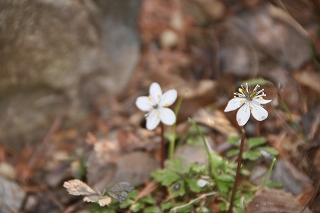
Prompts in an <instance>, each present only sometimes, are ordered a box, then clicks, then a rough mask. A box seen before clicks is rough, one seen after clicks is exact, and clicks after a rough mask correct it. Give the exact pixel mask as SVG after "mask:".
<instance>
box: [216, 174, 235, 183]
mask: <svg viewBox="0 0 320 213" xmlns="http://www.w3.org/2000/svg"><path fill="white" fill-rule="evenodd" d="M216 179H217V180H220V181H224V182H232V183H233V182H234V177H233V176H231V175H228V174H221V175H217V176H216Z"/></svg>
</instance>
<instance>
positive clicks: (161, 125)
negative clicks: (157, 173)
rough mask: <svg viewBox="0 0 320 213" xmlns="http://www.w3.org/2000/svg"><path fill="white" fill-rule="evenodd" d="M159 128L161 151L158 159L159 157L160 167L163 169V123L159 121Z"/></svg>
mask: <svg viewBox="0 0 320 213" xmlns="http://www.w3.org/2000/svg"><path fill="white" fill-rule="evenodd" d="M160 128H161V151H160V152H161V153H160V159H161V168H162V169H164V156H165V153H164V127H163V123H160Z"/></svg>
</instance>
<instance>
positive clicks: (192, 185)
mask: <svg viewBox="0 0 320 213" xmlns="http://www.w3.org/2000/svg"><path fill="white" fill-rule="evenodd" d="M186 182H187V184H188V186H189V188H190V190H191V191H193V192H201V190H202V189H203V188H201V187H200V186H198V183H197V180H195V179H193V178H192V179H186Z"/></svg>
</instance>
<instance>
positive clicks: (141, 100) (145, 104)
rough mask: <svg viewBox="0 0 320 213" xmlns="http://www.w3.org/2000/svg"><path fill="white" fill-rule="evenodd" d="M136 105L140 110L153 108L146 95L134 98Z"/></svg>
mask: <svg viewBox="0 0 320 213" xmlns="http://www.w3.org/2000/svg"><path fill="white" fill-rule="evenodd" d="M136 106H137V107H138V108H139V109H140V110H142V111H150V110H151V109H152V108H153V102H152V101H151V100H150V99H149V97H147V96H140V97H138V98H137V100H136Z"/></svg>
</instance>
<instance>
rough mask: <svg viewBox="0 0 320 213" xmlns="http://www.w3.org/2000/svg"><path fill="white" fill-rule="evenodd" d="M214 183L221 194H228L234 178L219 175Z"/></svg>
mask: <svg viewBox="0 0 320 213" xmlns="http://www.w3.org/2000/svg"><path fill="white" fill-rule="evenodd" d="M216 181H217V185H218V189H219V190H220V191H221V192H228V191H229V189H230V188H232V187H233V183H234V177H233V176H231V175H228V174H221V175H217V176H216Z"/></svg>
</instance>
